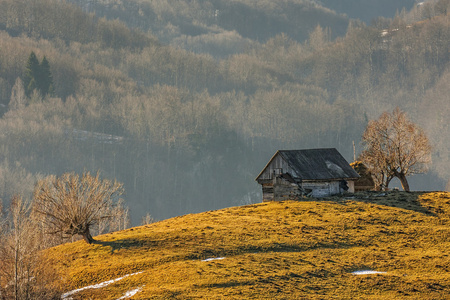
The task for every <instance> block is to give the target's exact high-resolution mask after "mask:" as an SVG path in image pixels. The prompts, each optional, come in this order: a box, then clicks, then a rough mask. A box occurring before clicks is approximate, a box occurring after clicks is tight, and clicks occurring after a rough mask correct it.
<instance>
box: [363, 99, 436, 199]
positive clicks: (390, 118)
mask: <svg viewBox="0 0 450 300" xmlns="http://www.w3.org/2000/svg"><path fill="white" fill-rule="evenodd" d="M362 142H363V145H364V148H365V149H364V151H363V152H362V153H361V157H360V159H361V160H362V161H363V162H364V164H365V165H366V166H367V167H368V168H369V170H370V172H371V173H372V174H373V176H374V180H375V184H376V186H378V187H379V188H380V189H387V188H388V187H389V183H390V182H391V180H392V179H393V178H394V177H397V178H398V179H399V180H400V182H401V184H402V188H403V190H405V191H409V190H410V187H409V184H408V180H407V179H406V177H407V176H410V175H413V174H418V173H424V172H426V171H427V169H428V164H429V163H430V162H431V145H430V142H429V140H428V137H427V136H426V134H425V132H424V131H423V130H422V129H421V128H420V127H419V126H417V125H416V124H415V123H413V122H412V121H411V120H410V119H409V118H408V116H407V115H406V113H405V112H403V111H401V110H400V109H399V108H398V107H397V108H395V109H394V111H393V112H392V113H388V112H384V113H383V114H382V115H381V116H380V117H379V118H378V119H377V120H372V121H370V122H369V124H368V125H367V128H366V130H365V132H364V134H363V137H362Z"/></svg>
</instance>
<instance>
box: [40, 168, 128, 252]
mask: <svg viewBox="0 0 450 300" xmlns="http://www.w3.org/2000/svg"><path fill="white" fill-rule="evenodd" d="M123 192H124V190H123V187H122V184H121V183H119V182H117V181H114V182H112V181H109V180H107V179H103V180H102V179H100V174H99V173H97V175H96V176H92V175H91V174H90V173H89V172H87V173H83V175H82V176H81V177H80V176H79V175H77V174H74V173H66V174H63V175H62V176H61V177H56V176H48V177H46V178H44V179H43V180H41V181H39V182H38V183H37V184H36V187H35V191H34V203H33V210H34V211H35V212H37V213H38V214H40V215H41V216H42V218H43V220H44V222H45V224H46V226H47V228H48V232H49V233H52V234H57V233H62V234H65V235H69V236H73V235H81V236H82V237H83V239H84V240H85V241H86V242H87V243H89V244H90V243H92V242H93V241H94V239H93V238H92V235H91V231H90V230H91V227H92V226H94V225H98V224H99V222H101V221H102V220H105V219H110V218H112V217H113V215H112V214H111V213H110V212H111V208H112V207H113V205H114V203H115V202H117V201H118V200H119V197H120V196H121V195H122V194H123Z"/></svg>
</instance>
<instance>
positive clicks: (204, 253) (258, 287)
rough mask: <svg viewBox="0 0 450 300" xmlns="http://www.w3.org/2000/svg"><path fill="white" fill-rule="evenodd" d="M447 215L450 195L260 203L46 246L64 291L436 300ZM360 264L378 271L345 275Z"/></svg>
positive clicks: (442, 290) (91, 295)
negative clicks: (89, 241) (90, 240)
mask: <svg viewBox="0 0 450 300" xmlns="http://www.w3.org/2000/svg"><path fill="white" fill-rule="evenodd" d="M449 213H450V193H403V192H393V193H389V194H387V195H386V194H384V193H383V194H376V193H372V194H358V195H356V197H351V198H338V197H336V198H329V199H324V200H318V201H305V202H279V203H275V202H273V203H262V204H257V205H251V206H244V207H235V208H229V209H224V210H219V211H210V212H205V213H201V214H195V215H186V216H183V217H177V218H173V219H169V220H165V221H162V222H158V223H153V224H150V225H146V226H142V227H136V228H131V229H128V230H125V231H122V232H116V233H112V234H108V235H103V236H99V237H97V239H98V242H97V244H94V245H88V244H85V243H84V242H81V241H80V242H75V243H71V244H65V245H61V246H58V247H56V248H53V249H50V250H49V251H48V252H47V254H48V257H49V258H50V259H52V260H54V266H55V268H56V270H57V272H59V273H60V274H61V276H63V278H64V289H65V290H66V291H68V290H72V289H81V290H76V291H73V292H71V293H70V295H69V294H67V295H66V296H67V298H69V296H70V297H72V298H73V299H128V298H129V297H132V299H150V298H151V299H167V298H171V299H199V298H204V299H219V298H223V297H225V298H227V299H229V298H236V299H249V298H254V299H256V298H257V299H274V298H277V299H300V298H302V297H305V296H307V297H308V299H324V298H336V296H338V297H339V298H352V299H358V298H362V297H363V298H364V299H394V298H402V299H405V298H406V299H407V298H414V299H418V298H423V297H425V296H426V298H427V299H430V298H431V299H439V298H441V297H443V295H446V294H449V293H450V275H449V274H450V273H449V267H448V266H449V265H450V259H449V257H448V253H449V251H450V242H449V241H448V236H449V233H450V230H449V227H448V225H449ZM368 269H370V270H376V271H380V272H385V273H382V274H373V275H363V276H356V275H354V274H352V272H354V271H359V270H368ZM126 275H128V276H126ZM124 276H125V277H124ZM114 279H117V280H115V281H114ZM110 280H112V281H110ZM99 283H102V284H101V285H97V286H92V285H94V284H99ZM83 288H84V289H83ZM133 295H134V296H133Z"/></svg>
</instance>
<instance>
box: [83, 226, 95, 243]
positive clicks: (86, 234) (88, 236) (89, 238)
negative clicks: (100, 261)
mask: <svg viewBox="0 0 450 300" xmlns="http://www.w3.org/2000/svg"><path fill="white" fill-rule="evenodd" d="M81 235H82V236H83V239H84V240H85V242H86V243H88V244H92V243H93V242H94V241H95V240H94V238H93V237H92V235H91V232H90V231H89V228H87V229H86V231H85V232H83V233H82V234H81Z"/></svg>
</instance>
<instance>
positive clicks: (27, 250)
mask: <svg viewBox="0 0 450 300" xmlns="http://www.w3.org/2000/svg"><path fill="white" fill-rule="evenodd" d="M29 212H30V204H29V202H27V201H25V200H23V199H22V197H21V196H18V195H15V196H13V197H12V198H11V205H10V211H9V215H8V218H7V219H6V220H5V221H4V222H2V224H3V226H2V228H1V229H2V231H1V232H0V299H16V300H19V299H30V300H32V299H60V298H61V293H60V291H59V288H58V280H59V279H58V278H57V276H58V275H57V274H56V272H55V271H54V269H53V267H52V265H51V264H48V262H47V260H46V259H45V257H44V255H43V254H42V253H41V252H40V251H41V250H42V249H43V245H42V241H41V234H40V232H39V230H37V229H36V223H35V222H34V220H33V219H32V218H30V214H29ZM2 224H0V226H1V225H2Z"/></svg>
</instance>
